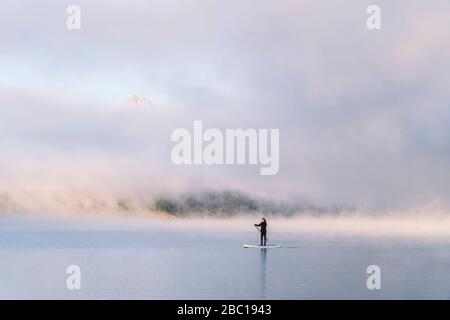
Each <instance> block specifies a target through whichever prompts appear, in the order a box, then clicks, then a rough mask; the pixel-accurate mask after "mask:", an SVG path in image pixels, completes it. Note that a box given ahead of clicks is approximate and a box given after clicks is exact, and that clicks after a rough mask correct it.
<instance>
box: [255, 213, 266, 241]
mask: <svg viewBox="0 0 450 320" xmlns="http://www.w3.org/2000/svg"><path fill="white" fill-rule="evenodd" d="M255 227H260V229H258V230H259V232H260V233H261V243H260V246H265V245H266V239H267V221H266V218H262V221H261V223H260V224H255Z"/></svg>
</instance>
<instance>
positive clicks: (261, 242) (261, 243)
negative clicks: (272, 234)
mask: <svg viewBox="0 0 450 320" xmlns="http://www.w3.org/2000/svg"><path fill="white" fill-rule="evenodd" d="M263 238H264V234H263V233H261V241H260V242H259V245H260V246H262V245H263Z"/></svg>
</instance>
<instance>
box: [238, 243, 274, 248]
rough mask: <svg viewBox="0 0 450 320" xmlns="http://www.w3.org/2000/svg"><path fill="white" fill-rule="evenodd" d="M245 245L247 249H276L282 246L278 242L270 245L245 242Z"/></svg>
mask: <svg viewBox="0 0 450 320" xmlns="http://www.w3.org/2000/svg"><path fill="white" fill-rule="evenodd" d="M243 246H244V248H246V249H250V248H251V249H275V248H281V246H280V245H278V244H270V245H268V246H257V245H254V244H244V245H243Z"/></svg>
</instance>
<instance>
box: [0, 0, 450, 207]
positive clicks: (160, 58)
mask: <svg viewBox="0 0 450 320" xmlns="http://www.w3.org/2000/svg"><path fill="white" fill-rule="evenodd" d="M70 4H76V5H79V6H80V8H81V10H82V11H81V12H82V27H81V30H76V31H69V30H67V28H66V18H67V14H66V8H67V6H68V5H70ZM370 4H377V5H379V6H380V8H381V14H382V15H381V16H382V29H381V30H379V31H369V30H368V29H367V28H366V19H367V14H366V8H367V6H368V5H370ZM449 57H450V1H448V0H432V1H419V0H408V1H406V0H399V1H395V3H393V1H387V0H378V1H376V2H374V1H364V0H363V1H361V0H341V1H324V0H304V1H301V0H285V1H274V0H272V1H268V0H258V1H255V0H253V1H250V0H231V1H211V0H164V1H162V0H161V1H144V0H142V1H140V0H134V1H130V0H127V1H117V0H108V1H101V0H100V1H99V0H96V1H92V0H90V1H87V0H86V1H81V0H80V1H78V0H77V1H50V0H48V1H45V0H37V1H30V0H27V1H22V0H0V108H1V112H2V113H1V114H2V116H1V117H0V152H1V155H2V156H1V159H0V176H3V177H4V179H2V180H3V182H1V183H0V193H8V192H12V191H14V188H18V189H21V190H23V189H24V188H25V189H26V188H27V187H30V186H32V185H36V186H40V185H43V184H44V185H45V186H46V188H48V189H49V190H50V189H52V188H55V189H58V188H59V187H61V185H64V184H78V185H79V186H83V183H86V188H88V187H89V188H92V189H95V188H96V187H97V184H95V185H94V186H92V184H91V180H95V182H96V183H99V184H100V183H101V182H102V181H103V182H104V186H109V185H111V181H114V182H115V183H114V185H115V187H114V188H115V189H114V192H119V193H120V192H121V188H123V189H124V190H125V189H126V190H127V191H128V192H129V191H130V190H133V188H136V189H139V190H140V192H145V190H146V188H151V189H152V190H154V189H156V190H157V189H158V188H159V187H160V188H164V189H167V190H169V191H170V190H171V189H172V188H174V189H178V188H181V189H182V188H186V189H197V188H198V189H202V188H203V189H205V188H206V189H208V188H219V189H220V188H235V189H240V190H244V191H247V192H249V193H255V194H260V195H270V196H272V197H281V198H286V197H287V198H289V197H300V198H304V199H308V200H309V201H311V202H313V203H317V204H325V205H332V204H349V205H357V206H367V207H369V208H397V207H403V206H414V205H424V204H428V203H438V204H440V205H442V206H444V207H445V208H448V207H449V205H450V193H449V192H448V190H450V165H449V164H450V91H449V88H450V59H449ZM132 94H138V95H141V96H145V97H147V98H148V99H149V100H150V101H151V102H152V103H153V104H154V107H153V108H152V109H149V110H138V109H129V108H125V107H124V106H123V105H122V104H123V102H124V101H126V100H127V98H128V97H129V96H131V95H132ZM194 120H202V121H203V122H204V124H205V126H207V127H218V128H222V129H224V128H239V127H241V128H268V129H270V128H279V129H280V135H281V136H280V137H281V140H280V145H281V154H280V162H281V167H280V172H279V174H278V175H277V176H274V177H261V176H259V175H258V168H254V167H251V166H245V167H235V166H231V167H192V168H191V167H174V166H173V165H172V163H171V162H170V149H171V147H172V146H173V144H172V143H171V141H170V133H171V132H172V131H173V130H174V129H176V128H179V127H185V128H188V129H191V128H192V125H193V121H194ZM88 184H89V186H88ZM36 188H37V187H36ZM104 188H106V187H104ZM106 189H107V188H106ZM143 190H144V191H143Z"/></svg>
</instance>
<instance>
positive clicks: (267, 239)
mask: <svg viewBox="0 0 450 320" xmlns="http://www.w3.org/2000/svg"><path fill="white" fill-rule="evenodd" d="M255 228H256V229H257V230H258V231H259V233H261V230H260V229H259V228H258V227H257V226H255ZM266 241H267V242H269V238H267V236H266Z"/></svg>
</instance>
